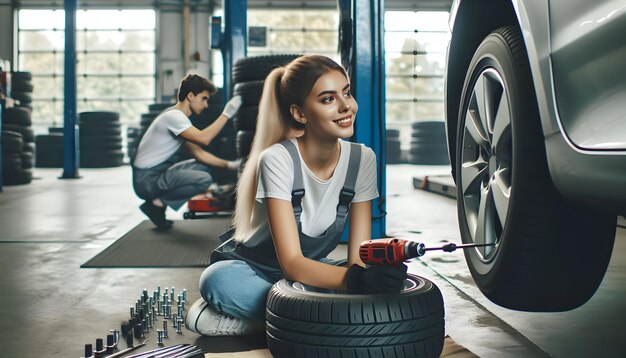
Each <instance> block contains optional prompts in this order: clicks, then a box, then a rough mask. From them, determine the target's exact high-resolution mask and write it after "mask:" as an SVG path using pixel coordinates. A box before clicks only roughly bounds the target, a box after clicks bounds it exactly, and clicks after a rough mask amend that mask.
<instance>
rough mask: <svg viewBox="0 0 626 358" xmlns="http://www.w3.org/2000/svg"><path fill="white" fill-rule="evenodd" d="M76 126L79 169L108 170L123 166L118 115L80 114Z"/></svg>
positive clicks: (100, 113) (102, 113)
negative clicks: (77, 129) (78, 145)
mask: <svg viewBox="0 0 626 358" xmlns="http://www.w3.org/2000/svg"><path fill="white" fill-rule="evenodd" d="M78 126H79V129H80V167H81V168H110V167H119V166H121V165H123V164H124V152H123V151H122V125H121V123H120V115H119V113H117V112H81V113H80V114H79V115H78Z"/></svg>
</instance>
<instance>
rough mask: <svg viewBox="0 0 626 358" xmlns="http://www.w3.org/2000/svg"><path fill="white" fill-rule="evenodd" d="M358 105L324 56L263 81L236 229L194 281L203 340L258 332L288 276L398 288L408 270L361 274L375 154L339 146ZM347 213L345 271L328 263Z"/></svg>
mask: <svg viewBox="0 0 626 358" xmlns="http://www.w3.org/2000/svg"><path fill="white" fill-rule="evenodd" d="M357 109H358V106H357V103H356V101H355V99H354V98H353V97H352V94H351V92H350V82H349V79H348V76H347V74H346V72H345V70H344V69H343V68H342V67H341V66H339V65H338V64H337V63H335V62H334V61H333V60H331V59H330V58H328V57H324V56H317V55H311V56H302V57H299V58H297V59H296V60H294V61H292V62H291V63H289V64H288V65H287V66H285V67H281V68H277V69H275V70H273V71H272V72H271V73H270V74H269V75H268V77H267V78H266V80H265V85H264V88H263V95H262V97H261V101H260V104H259V116H258V124H257V130H256V135H255V139H254V143H253V145H252V151H251V153H250V156H249V158H248V161H247V163H246V165H245V167H244V170H243V172H242V175H241V177H240V180H239V183H238V200H237V206H236V209H235V219H234V229H233V230H231V231H230V232H228V233H226V234H225V237H224V238H223V239H228V240H227V241H226V242H225V243H224V244H223V245H222V246H220V247H219V248H218V249H216V250H215V252H214V253H213V255H212V256H211V265H210V266H209V267H208V268H207V269H206V270H205V271H204V273H203V274H202V276H201V278H200V292H201V295H202V297H203V298H202V299H200V300H198V301H197V302H196V303H194V305H192V307H191V308H190V309H189V312H188V314H187V317H186V325H187V328H189V329H190V330H192V331H195V332H198V333H200V334H204V335H238V334H248V333H252V332H254V331H255V330H256V329H258V328H260V327H262V325H263V322H264V317H265V304H266V302H265V300H266V296H267V293H268V292H269V290H270V288H271V287H272V285H273V284H274V283H275V282H276V281H277V280H279V279H281V278H283V277H285V278H287V279H289V280H293V281H299V282H301V283H303V284H305V285H308V286H315V287H319V288H324V289H330V290H341V291H347V292H348V293H388V292H397V291H399V290H400V289H401V287H402V284H403V281H404V279H405V278H406V266H404V265H402V266H401V267H400V268H396V269H394V268H391V267H386V266H371V267H368V268H365V267H364V266H365V265H364V264H363V262H362V261H361V260H360V258H359V253H358V249H359V244H360V243H361V242H363V241H365V240H369V239H370V233H371V201H372V199H374V198H376V197H378V191H377V186H376V180H377V178H376V157H375V155H374V152H373V151H372V150H371V149H369V148H367V147H365V146H363V145H360V144H354V143H350V142H347V141H344V140H342V138H349V137H351V136H352V135H353V132H354V128H353V125H354V121H355V115H356V113H357ZM348 211H349V214H350V216H349V229H350V235H349V242H348V266H347V267H346V266H343V267H342V266H338V265H336V264H333V262H331V261H330V260H328V259H327V258H326V256H327V255H328V253H330V252H331V251H332V250H333V249H334V248H335V247H336V246H337V244H338V242H339V240H340V238H341V236H342V233H343V231H344V224H345V223H346V221H347V220H346V218H347V215H348Z"/></svg>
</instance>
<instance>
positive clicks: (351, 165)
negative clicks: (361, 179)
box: [337, 143, 362, 219]
mask: <svg viewBox="0 0 626 358" xmlns="http://www.w3.org/2000/svg"><path fill="white" fill-rule="evenodd" d="M361 148H362V146H361V145H360V144H357V143H350V161H349V162H348V173H347V174H346V180H345V181H344V183H343V188H341V192H340V193H339V204H337V217H338V218H342V219H345V217H346V216H347V215H348V212H349V211H350V203H352V199H353V198H354V189H355V187H356V177H357V175H358V174H359V167H360V166H361Z"/></svg>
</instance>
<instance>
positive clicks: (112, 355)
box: [105, 339, 148, 358]
mask: <svg viewBox="0 0 626 358" xmlns="http://www.w3.org/2000/svg"><path fill="white" fill-rule="evenodd" d="M146 343H148V340H147V339H146V340H145V341H143V343H141V344H138V345H136V346H132V347H128V348H126V349H124V350H122V351H119V352H117V353H113V354H111V355H110V356H106V357H105V358H115V357H121V356H123V355H124V354H126V353H129V352H132V351H134V350H135V349H137V348H140V347H143V346H145V345H146Z"/></svg>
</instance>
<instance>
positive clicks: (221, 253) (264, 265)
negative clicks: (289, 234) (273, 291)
mask: <svg viewBox="0 0 626 358" xmlns="http://www.w3.org/2000/svg"><path fill="white" fill-rule="evenodd" d="M280 144H282V145H283V146H284V147H285V148H287V151H288V152H289V154H290V155H291V159H292V160H293V167H294V182H293V190H292V192H291V204H292V206H293V213H294V215H295V219H296V224H297V226H298V235H299V237H300V248H301V249H302V254H303V255H304V256H305V257H307V258H309V259H312V260H316V261H319V260H321V259H325V258H326V256H327V255H328V254H329V253H330V252H331V251H333V250H334V249H335V248H336V247H337V245H338V244H339V240H340V239H341V236H342V234H343V230H344V226H345V223H346V218H347V216H348V212H349V210H350V203H351V202H352V199H353V198H354V188H355V185H356V178H357V174H358V172H359V166H360V162H361V145H358V144H355V143H350V145H351V146H350V161H349V164H348V173H347V175H346V179H345V181H344V184H343V188H342V189H341V192H340V194H339V204H338V205H337V216H336V217H335V221H334V222H333V223H332V224H331V225H330V226H329V227H328V228H327V229H326V231H325V232H324V233H323V234H322V235H321V236H318V237H311V236H308V235H306V234H304V233H303V232H302V223H301V222H300V216H301V214H302V206H301V203H302V198H303V197H304V194H305V193H304V186H303V181H302V167H301V163H300V156H299V155H298V150H297V148H296V146H295V145H294V144H293V142H291V141H289V140H286V141H283V142H281V143H280ZM233 233H234V229H231V230H229V231H227V232H226V233H224V234H222V236H220V239H221V240H222V241H225V242H224V243H223V244H222V245H221V246H219V247H218V248H217V249H215V250H214V251H213V253H212V254H211V264H213V263H215V262H217V261H222V260H243V261H245V262H247V263H248V264H249V265H250V266H253V267H255V268H257V269H259V270H261V271H262V272H263V273H265V274H267V275H268V276H269V277H271V278H272V279H274V280H276V281H278V280H280V279H282V278H283V277H284V276H283V273H282V271H281V268H280V265H279V263H278V258H277V257H276V250H275V248H274V241H273V240H272V239H271V238H268V239H267V240H263V241H262V242H261V243H259V244H258V245H256V246H254V247H248V246H245V244H240V243H237V242H235V240H234V239H233V238H232V236H233Z"/></svg>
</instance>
